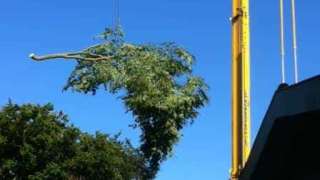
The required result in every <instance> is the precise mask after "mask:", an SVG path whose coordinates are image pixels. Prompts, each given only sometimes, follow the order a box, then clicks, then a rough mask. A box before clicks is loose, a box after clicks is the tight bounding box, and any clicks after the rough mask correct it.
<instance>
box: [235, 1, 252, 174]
mask: <svg viewBox="0 0 320 180" xmlns="http://www.w3.org/2000/svg"><path fill="white" fill-rule="evenodd" d="M250 126H251V124H250V24H249V0H233V7H232V167H231V179H232V180H237V179H238V177H239V174H240V171H241V169H242V168H243V167H244V166H245V163H246V161H247V159H248V156H249V154H250V148H251V145H250V136H251V135H250V128H251V127H250Z"/></svg>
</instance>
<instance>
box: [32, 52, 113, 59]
mask: <svg viewBox="0 0 320 180" xmlns="http://www.w3.org/2000/svg"><path fill="white" fill-rule="evenodd" d="M84 55H88V56H92V57H85V56H84ZM29 57H30V58H31V59H33V60H35V61H46V60H53V59H64V60H82V61H104V60H110V59H111V58H112V57H111V56H103V55H98V54H92V53H89V54H88V53H83V52H74V53H58V54H50V55H45V56H37V55H35V54H33V53H32V54H30V55H29Z"/></svg>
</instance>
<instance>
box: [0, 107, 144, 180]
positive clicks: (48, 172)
mask: <svg viewBox="0 0 320 180" xmlns="http://www.w3.org/2000/svg"><path fill="white" fill-rule="evenodd" d="M146 170H147V167H146V166H145V162H144V159H143V157H142V154H141V153H140V152H139V150H137V149H135V148H133V147H132V146H131V145H130V143H129V142H128V141H124V142H122V141H120V140H118V136H115V137H111V136H109V135H106V134H102V133H99V132H97V133H96V134H95V135H89V134H87V133H83V132H81V131H80V130H79V129H78V128H76V127H74V126H73V125H70V124H69V123H68V118H67V116H66V115H65V114H63V113H62V112H54V111H53V106H52V105H51V104H47V105H44V106H39V105H32V104H25V105H17V104H13V103H11V102H10V103H9V104H7V105H6V106H5V107H3V109H1V111H0V176H1V179H31V180H42V179H59V180H63V179H66V180H67V179H97V180H105V179H113V180H142V179H146V178H145V177H146Z"/></svg>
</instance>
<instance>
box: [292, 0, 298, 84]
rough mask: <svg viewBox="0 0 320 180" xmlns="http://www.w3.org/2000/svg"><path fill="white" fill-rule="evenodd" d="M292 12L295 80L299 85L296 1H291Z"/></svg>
mask: <svg viewBox="0 0 320 180" xmlns="http://www.w3.org/2000/svg"><path fill="white" fill-rule="evenodd" d="M291 12H292V35H293V60H294V79H295V83H298V81H299V74H298V51H297V49H298V47H297V20H296V4H295V0H291Z"/></svg>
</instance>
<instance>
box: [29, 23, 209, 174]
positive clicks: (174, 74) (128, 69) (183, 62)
mask: <svg viewBox="0 0 320 180" xmlns="http://www.w3.org/2000/svg"><path fill="white" fill-rule="evenodd" d="M101 37H102V39H103V42H102V43H100V44H97V45H94V46H91V47H88V48H86V49H84V50H82V51H79V52H68V53H58V54H51V55H45V56H37V55H35V54H31V55H30V57H31V58H32V59H33V60H35V61H46V60H55V59H56V60H60V59H61V60H74V61H75V62H76V66H75V69H74V70H73V72H72V73H71V75H70V77H69V79H68V81H67V84H66V85H65V87H64V90H67V89H71V90H73V91H77V92H80V93H86V94H87V93H91V94H93V95H94V94H95V93H96V92H97V90H98V89H100V88H104V89H105V90H106V91H108V92H110V93H112V94H121V97H122V98H121V100H122V101H123V103H124V105H125V107H126V108H127V110H128V111H130V112H132V114H133V116H134V120H135V121H134V125H133V126H134V127H139V128H140V129H141V130H142V134H141V137H140V141H141V146H140V150H141V152H142V153H143V156H144V158H145V161H146V162H147V163H148V169H149V173H148V177H147V178H146V179H152V178H154V177H155V175H156V173H157V171H158V170H159V167H160V163H161V162H162V161H164V160H165V159H166V158H167V157H168V155H170V154H171V153H172V151H173V146H174V144H176V143H177V142H178V140H179V137H180V136H181V133H180V131H181V129H182V128H183V127H184V126H185V125H186V124H188V123H191V122H193V120H194V119H195V118H196V117H197V114H198V110H199V108H201V107H203V106H204V105H205V104H206V103H207V101H208V98H207V95H206V91H207V86H206V84H205V83H204V81H203V80H202V79H201V78H200V77H197V76H194V75H193V74H192V66H193V64H194V61H195V58H194V56H193V55H192V54H190V53H189V52H188V51H187V50H185V49H184V48H182V47H180V46H178V45H177V44H175V43H163V44H132V43H128V42H125V41H124V38H123V32H122V30H121V28H120V27H119V26H117V27H116V28H112V29H111V28H107V29H106V30H105V31H104V32H103V33H102V34H101Z"/></svg>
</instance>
